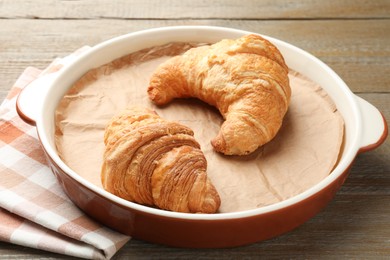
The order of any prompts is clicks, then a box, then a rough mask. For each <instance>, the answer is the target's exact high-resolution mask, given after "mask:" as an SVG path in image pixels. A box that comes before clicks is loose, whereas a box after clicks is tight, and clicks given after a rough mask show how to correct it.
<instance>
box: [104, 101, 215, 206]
mask: <svg viewBox="0 0 390 260" xmlns="http://www.w3.org/2000/svg"><path fill="white" fill-rule="evenodd" d="M104 143H105V152H104V158H103V165H102V171H101V180H102V184H103V188H104V189H106V190H107V191H109V192H111V193H113V194H115V195H117V196H119V197H121V198H124V199H126V200H129V201H133V202H136V203H139V204H144V205H150V206H156V207H158V208H160V209H166V210H171V211H178V212H189V213H214V212H216V211H217V210H218V208H219V206H220V204H221V201H220V198H219V195H218V192H217V191H216V189H215V187H214V186H213V184H212V183H211V181H210V180H209V178H208V177H207V173H206V168H207V162H206V159H205V157H204V155H203V153H202V151H201V150H200V146H199V144H198V142H197V141H196V140H195V139H194V137H193V131H192V130H191V129H190V128H188V127H186V126H183V125H181V124H179V123H176V122H170V121H167V120H164V119H163V118H161V117H159V116H158V115H157V114H156V113H155V112H154V111H152V110H149V109H146V108H139V107H135V108H131V109H127V110H125V111H123V113H121V114H119V115H117V116H116V117H114V118H113V119H112V120H111V122H110V123H109V124H108V125H107V127H106V130H105V135H104Z"/></svg>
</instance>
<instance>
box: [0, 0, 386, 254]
mask: <svg viewBox="0 0 390 260" xmlns="http://www.w3.org/2000/svg"><path fill="white" fill-rule="evenodd" d="M389 18H390V1H388V0H378V1H366V0H339V1H322V0H302V1H284V0H262V1H254V0H253V1H252V0H240V1H237V0H226V1H223V0H217V1H204V0H201V1H193V0H181V1H179V0H166V1H162V0H156V1H151V0H142V1H141V0H134V1H126V0H118V1H105V0H84V1H79V0H73V1H70V0H68V1H65V0H64V1H55V0H34V1H33V0H0V101H1V100H2V99H3V98H4V97H5V95H6V93H7V92H8V90H9V89H10V87H11V85H12V84H13V83H14V81H15V80H16V78H17V76H18V75H20V73H21V72H22V71H23V70H24V69H25V68H26V67H28V66H36V67H38V68H44V67H45V66H47V65H48V64H49V63H50V61H51V60H53V59H54V58H55V57H61V56H64V55H67V54H69V53H70V52H72V51H74V50H75V49H77V48H79V47H81V46H83V45H95V44H97V43H99V42H101V41H104V40H107V39H109V38H112V37H115V36H119V35H121V34H125V33H128V32H133V31H138V30H142V29H147V28H154V27H160V26H172V25H216V26H226V27H232V28H238V29H244V30H248V31H253V32H258V33H262V34H267V35H270V36H273V37H275V38H279V39H281V40H284V41H287V42H290V43H292V44H294V45H296V46H298V47H300V48H302V49H305V50H307V51H309V52H310V53H312V54H314V55H315V56H317V57H318V58H320V59H321V60H323V61H324V62H325V63H327V64H328V65H329V66H330V67H331V68H333V69H334V70H335V71H336V72H337V73H338V74H339V75H340V76H341V77H342V78H343V79H344V81H346V83H347V84H348V85H349V87H350V88H351V89H352V90H353V91H354V92H355V93H357V94H358V95H359V96H361V97H362V98H364V99H366V100H367V101H369V102H370V103H372V104H373V105H374V106H376V107H377V108H378V109H379V110H380V111H381V112H382V113H383V115H384V116H385V117H386V118H387V119H388V120H390V105H389V100H390V77H389V75H390V64H389V63H390V19H389ZM389 173H390V139H388V140H387V141H386V142H385V143H384V144H383V145H382V146H380V147H379V148H378V149H376V150H375V151H372V152H367V153H364V154H360V155H358V157H357V159H356V161H355V164H354V166H353V167H352V170H351V173H350V176H349V177H348V179H347V180H346V182H345V183H344V185H343V187H342V188H341V190H340V191H339V192H338V193H337V195H336V197H335V198H334V200H333V201H332V202H331V203H330V204H329V205H328V206H327V207H326V208H325V209H324V210H323V211H322V212H320V213H319V214H318V215H317V216H315V217H314V218H312V219H311V220H309V221H308V222H306V223H305V224H304V225H302V226H300V227H298V228H297V229H296V230H294V231H292V232H289V233H287V234H285V235H282V236H280V237H277V238H274V239H270V240H268V241H264V242H259V243H255V244H252V245H247V246H243V247H238V248H232V249H202V250H199V249H179V248H170V247H165V246H160V245H155V244H150V243H147V242H142V241H136V240H132V241H130V242H129V243H128V244H126V245H125V247H124V248H123V249H122V250H120V251H119V252H118V254H117V255H116V256H115V257H114V259H123V258H125V259H126V258H146V259H153V258H155V259H173V258H175V259H177V258H191V259H192V258H194V257H198V258H208V259H214V258H229V259H236V258H237V259H238V258H244V259H250V258H256V259H258V258H264V259H280V258H288V259H291V258H299V259H302V258H305V259H386V257H388V256H389V255H390V242H389V237H390V223H389V216H390V207H389V205H390V174H389ZM0 258H6V259H73V258H71V257H67V256H62V255H57V254H53V253H49V252H45V251H40V250H35V249H30V248H26V247H22V246H17V245H12V244H8V243H3V242H0Z"/></svg>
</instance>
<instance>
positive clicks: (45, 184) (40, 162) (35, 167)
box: [0, 48, 130, 259]
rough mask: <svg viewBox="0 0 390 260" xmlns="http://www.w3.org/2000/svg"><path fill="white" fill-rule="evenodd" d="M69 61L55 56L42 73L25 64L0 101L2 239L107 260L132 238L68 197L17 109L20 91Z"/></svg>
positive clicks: (33, 132) (0, 217) (77, 255)
mask: <svg viewBox="0 0 390 260" xmlns="http://www.w3.org/2000/svg"><path fill="white" fill-rule="evenodd" d="M83 50H84V48H82V49H81V50H79V51H76V52H75V54H71V55H70V56H68V57H67V58H69V57H70V58H71V57H74V55H77V53H79V52H81V51H83ZM68 60H69V59H66V58H65V59H56V60H55V61H54V62H53V63H52V64H51V65H50V66H49V67H48V68H47V69H45V70H44V71H41V70H39V69H36V68H33V67H29V68H27V69H26V70H25V71H24V72H23V74H22V75H21V76H20V77H19V78H18V80H17V81H16V83H15V85H14V86H13V87H12V89H11V90H10V92H9V93H8V96H7V98H6V99H5V100H4V102H3V103H2V104H1V107H0V240H1V241H5V242H10V243H14V244H18V245H22V246H27V247H32V248H37V249H42V250H46V251H51V252H56V253H60V254H66V255H71V256H76V257H81V258H90V259H110V258H111V257H112V256H113V255H114V254H115V253H116V252H117V251H118V250H119V249H120V248H121V247H122V246H123V245H124V244H126V242H127V241H129V239H130V237H128V236H125V235H123V234H120V233H117V232H115V231H113V230H111V229H109V228H107V227H104V226H102V225H101V224H99V223H97V222H95V221H94V220H92V219H90V218H89V217H88V216H86V215H85V214H84V213H83V212H82V211H80V210H79V209H78V208H77V207H76V206H75V205H74V204H73V203H72V202H71V201H70V200H69V198H68V197H67V196H66V195H65V193H64V192H63V191H62V188H61V187H60V185H59V184H58V183H57V179H56V178H55V177H54V175H53V174H52V173H51V170H50V168H49V167H48V166H47V165H46V161H45V157H44V154H43V151H42V149H41V147H40V144H39V141H38V140H37V134H36V130H35V127H33V126H30V125H28V124H26V123H24V122H23V121H22V120H21V119H20V118H19V117H18V115H17V112H16V98H17V95H18V93H19V92H20V91H21V89H23V88H24V87H25V86H26V85H28V84H29V83H31V82H32V81H33V80H35V79H37V78H38V77H42V76H44V75H46V74H48V73H55V72H56V71H58V70H60V69H61V67H62V66H63V65H64V62H67V61H68Z"/></svg>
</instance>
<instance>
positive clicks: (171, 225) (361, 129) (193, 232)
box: [17, 26, 387, 248]
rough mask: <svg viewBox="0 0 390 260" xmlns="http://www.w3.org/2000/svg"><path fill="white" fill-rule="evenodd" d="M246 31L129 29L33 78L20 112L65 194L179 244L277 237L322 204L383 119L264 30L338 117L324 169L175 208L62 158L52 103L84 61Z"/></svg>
mask: <svg viewBox="0 0 390 260" xmlns="http://www.w3.org/2000/svg"><path fill="white" fill-rule="evenodd" d="M249 33H252V32H247V31H241V30H236V29H230V28H221V27H209V26H179V27H164V28H156V29H150V30H145V31H139V32H134V33H130V34H126V35H123V36H120V37H117V38H114V39H111V40H108V41H105V42H103V43H101V44H98V45H96V46H94V47H92V48H90V49H88V50H87V51H85V52H84V53H83V54H81V55H80V56H78V58H76V59H75V60H73V61H72V62H71V63H70V64H68V65H66V66H65V67H64V68H62V69H61V71H60V72H59V73H57V74H56V75H55V76H53V77H52V78H51V79H50V81H51V84H49V86H48V87H47V89H45V90H42V88H41V89H38V88H39V87H38V85H39V84H38V83H39V82H38V83H37V82H34V83H33V84H30V85H29V86H27V87H26V89H25V90H24V91H22V93H21V94H20V96H19V98H18V101H17V110H18V113H19V115H20V116H21V117H22V118H23V119H24V120H25V121H27V122H29V123H30V124H35V125H36V129H37V132H38V136H39V139H40V142H41V144H42V147H43V149H44V151H45V153H46V155H47V159H48V163H49V165H50V167H51V169H52V171H53V173H54V174H55V176H56V177H57V179H58V181H59V182H60V184H61V185H62V187H63V189H64V191H65V192H66V194H67V195H68V196H69V198H70V199H71V200H72V201H73V202H74V203H75V204H76V205H77V206H78V207H80V208H81V209H82V210H83V211H84V212H85V213H87V214H88V215H90V216H91V217H92V218H94V219H96V220H97V221H99V222H101V223H103V224H104V225H107V226H108V227H111V228H112V229H114V230H117V231H119V232H122V233H124V234H127V235H130V236H132V237H133V238H136V239H141V240H146V241H149V242H154V243H160V244H165V245H170V246H177V247H200V248H202V247H209V248H219V247H232V246H239V245H244V244H248V243H253V242H257V241H261V240H264V239H269V238H271V237H275V236H277V235H280V234H282V233H285V232H287V231H290V230H292V229H294V228H296V227H297V226H299V225H301V224H303V223H304V222H305V221H307V220H308V219H310V218H311V217H313V216H314V215H315V214H317V213H318V212H319V211H320V210H321V209H323V208H324V207H325V206H326V205H327V204H328V203H329V201H330V200H331V199H332V198H333V197H334V195H335V193H336V192H337V191H338V190H339V188H340V186H341V185H342V184H343V182H344V181H345V179H346V178H347V176H348V173H349V170H350V168H351V165H352V163H353V161H354V159H355V157H356V156H357V154H358V153H360V152H365V151H368V150H371V149H374V148H376V147H378V146H379V145H380V144H381V143H383V142H384V140H385V138H386V136H387V124H386V122H385V119H384V118H383V116H382V114H381V113H380V112H379V111H378V110H377V109H376V108H375V107H374V106H373V105H371V104H370V103H368V102H367V101H365V100H363V99H361V98H360V97H358V96H356V95H355V94H353V93H352V92H351V90H350V89H349V88H348V87H347V85H346V84H345V83H344V82H343V81H342V79H340V77H339V76H338V75H337V74H336V73H335V72H334V71H332V70H331V69H330V68H329V67H328V66H327V65H325V64H324V63H323V62H321V61H320V60H318V59H317V58H315V57H314V56H312V55H311V54H309V53H307V52H305V51H303V50H301V49H299V48H297V47H295V46H292V45H291V44H288V43H286V42H283V41H280V40H277V39H274V38H271V37H268V36H264V37H265V38H267V39H269V40H270V41H271V42H272V43H274V44H275V45H276V46H277V47H278V48H279V50H280V51H281V53H282V54H283V56H284V58H285V61H286V63H287V65H288V66H289V67H290V68H292V69H293V70H295V71H297V72H300V73H302V74H303V75H305V76H307V77H309V78H310V79H311V80H313V81H315V82H316V83H318V84H320V85H321V86H322V88H323V89H324V90H325V91H326V92H327V93H328V94H329V96H330V97H331V98H332V99H333V101H334V102H335V104H336V106H337V109H338V110H339V111H340V113H341V115H342V117H343V119H344V123H345V129H344V133H345V134H344V144H343V149H342V152H341V156H340V160H339V162H338V164H337V166H336V167H335V168H334V169H333V171H332V172H331V173H330V174H329V176H327V177H326V178H325V179H323V180H322V181H321V182H319V183H318V184H316V185H315V186H313V187H311V188H310V189H308V190H306V191H304V192H302V193H300V194H298V195H296V196H294V197H291V198H289V199H287V200H284V201H281V202H279V203H275V204H272V205H269V206H265V207H261V208H257V209H252V210H246V211H239V212H232V213H219V214H188V213H177V212H169V211H164V210H159V209H155V208H150V207H146V206H142V205H139V204H136V203H132V202H129V201H126V200H123V199H121V198H119V197H117V196H114V195H113V194H110V193H108V192H107V191H105V190H103V189H102V188H99V187H97V186H95V185H93V184H92V183H90V182H88V181H87V180H85V179H83V178H82V177H80V175H78V174H77V173H76V172H74V171H73V170H71V169H70V168H69V167H68V166H67V165H66V164H65V163H64V162H63V161H62V160H61V159H60V157H59V156H58V154H57V151H56V147H55V141H54V130H55V121H54V120H55V117H54V115H55V110H56V107H57V105H58V103H59V101H60V100H61V99H62V97H63V96H64V94H65V93H66V92H67V91H68V89H69V88H70V87H71V86H72V84H73V83H74V82H75V81H77V80H78V79H79V78H80V77H82V76H83V75H84V74H85V73H86V72H88V71H89V70H90V69H92V68H96V67H98V66H101V65H104V64H107V63H109V62H110V61H112V60H114V59H117V58H119V57H122V56H124V55H126V54H129V53H132V52H136V51H138V50H141V49H144V48H148V47H152V46H157V45H163V44H165V43H169V42H174V41H184V42H208V43H214V42H217V41H219V40H221V39H224V38H238V37H241V36H243V35H245V34H249ZM46 80H47V79H46ZM38 81H39V80H38ZM37 104H39V105H37Z"/></svg>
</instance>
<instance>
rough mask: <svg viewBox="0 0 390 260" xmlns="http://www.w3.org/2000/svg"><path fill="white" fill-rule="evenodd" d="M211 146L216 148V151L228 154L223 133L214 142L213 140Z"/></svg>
mask: <svg viewBox="0 0 390 260" xmlns="http://www.w3.org/2000/svg"><path fill="white" fill-rule="evenodd" d="M211 145H212V146H213V147H214V150H215V151H217V152H220V153H223V154H226V153H227V151H226V142H225V139H224V138H223V137H222V135H221V133H219V134H218V135H217V136H216V137H215V138H214V139H213V140H211Z"/></svg>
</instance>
